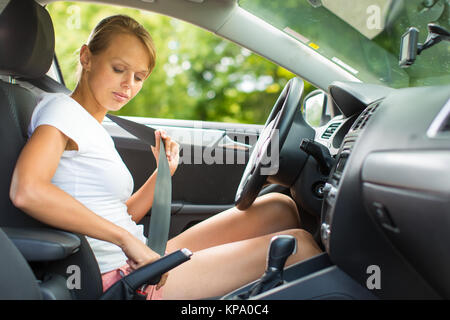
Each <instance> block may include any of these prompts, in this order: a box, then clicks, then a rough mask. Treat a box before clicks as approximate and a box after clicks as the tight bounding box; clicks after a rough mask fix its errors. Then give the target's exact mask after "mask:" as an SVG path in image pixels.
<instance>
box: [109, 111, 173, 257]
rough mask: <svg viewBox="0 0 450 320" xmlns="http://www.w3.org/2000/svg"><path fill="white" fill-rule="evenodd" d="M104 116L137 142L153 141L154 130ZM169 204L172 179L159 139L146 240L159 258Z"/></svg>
mask: <svg viewBox="0 0 450 320" xmlns="http://www.w3.org/2000/svg"><path fill="white" fill-rule="evenodd" d="M106 116H107V117H108V118H109V119H110V120H112V121H114V122H115V123H116V124H117V125H119V126H120V127H121V128H122V129H124V130H125V131H127V132H129V133H130V134H132V135H133V136H135V137H137V138H138V139H139V140H141V141H143V142H145V143H150V144H151V141H152V139H153V141H154V135H155V131H156V130H155V129H153V128H151V127H147V126H146V125H143V124H140V123H136V122H134V121H131V120H127V119H124V118H121V117H118V116H113V115H111V114H107V115H106ZM171 204H172V177H171V175H170V168H169V162H168V161H167V156H166V150H165V147H164V142H163V140H162V138H161V137H160V144H159V159H158V168H157V175H156V184H155V191H154V195H153V205H152V209H151V217H150V222H149V227H148V230H149V234H148V238H147V246H149V247H150V248H151V249H152V250H153V251H155V252H156V253H158V254H159V255H160V256H164V255H165V253H166V246H167V240H168V237H169V227H170V211H171Z"/></svg>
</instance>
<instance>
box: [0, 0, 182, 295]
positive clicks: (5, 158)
mask: <svg viewBox="0 0 450 320" xmlns="http://www.w3.org/2000/svg"><path fill="white" fill-rule="evenodd" d="M54 48H55V35H54V29H53V24H52V21H51V17H50V15H49V14H48V12H47V11H46V9H45V8H44V7H42V6H41V5H39V4H38V3H36V2H35V1H34V0H10V1H6V2H5V1H3V2H1V4H0V146H1V156H0V170H1V175H2V179H1V181H0V255H1V256H2V258H1V259H0V261H1V262H0V299H7V298H11V299H26V298H31V299H39V298H43V299H99V298H102V297H105V295H102V292H103V287H102V281H101V274H100V270H99V267H98V264H97V261H96V259H95V256H94V254H93V252H92V250H91V248H90V246H89V244H88V242H87V240H86V239H85V237H84V236H83V235H74V234H72V233H68V232H64V231H62V230H56V229H54V228H51V227H49V226H47V225H45V224H43V223H41V222H39V221H37V220H35V219H33V218H31V217H30V216H29V215H27V214H26V213H24V212H22V211H21V210H19V209H18V208H16V207H15V206H14V205H13V203H12V202H11V200H10V197H9V189H10V183H11V177H12V173H13V170H14V167H15V163H16V161H17V158H18V156H19V154H20V151H21V150H22V148H23V146H24V145H25V143H26V141H27V139H28V137H27V127H28V123H29V121H30V119H31V115H32V113H33V110H34V107H35V106H36V104H37V102H38V98H39V97H38V96H39V94H40V93H42V92H43V91H44V92H45V91H48V92H55V91H62V92H70V91H69V90H68V89H67V88H65V87H64V86H63V85H61V84H60V83H58V82H56V81H54V80H53V79H51V78H50V77H48V76H47V75H46V73H47V72H48V70H49V68H50V66H51V64H52V61H53V57H54ZM2 230H3V231H2ZM8 239H10V240H12V242H13V243H14V245H12V244H11V241H9V240H8ZM18 250H20V253H21V255H22V257H21V256H20V254H19V251H18ZM24 258H25V259H26V261H25V260H24ZM165 258H167V256H166V257H164V258H162V259H160V260H158V261H157V262H156V263H152V264H150V265H148V266H145V267H143V268H141V269H142V270H141V269H139V272H138V273H136V272H133V273H132V274H131V275H132V276H133V281H134V282H133V283H134V284H135V285H141V284H143V283H148V279H153V281H156V280H155V279H157V278H158V275H160V274H162V273H164V272H167V271H168V270H170V269H171V268H173V267H174V266H176V265H178V264H180V263H182V262H184V261H186V260H188V259H189V257H188V256H187V255H181V258H180V255H178V258H177V259H175V260H176V261H175V260H174V257H172V260H171V261H169V260H170V259H169V260H167V259H165ZM161 260H164V261H165V262H164V261H161ZM152 265H153V266H152ZM158 265H159V266H158ZM74 266H75V267H77V268H79V269H78V274H79V275H80V279H79V283H77V284H76V285H74V286H71V287H69V286H67V282H66V281H67V279H69V278H70V276H71V275H72V273H71V272H72V270H73V267H74ZM31 270H32V272H31ZM30 272H31V273H30ZM11 274H14V276H11ZM133 274H134V275H133ZM131 275H130V276H131ZM155 277H156V278H155ZM124 279H127V277H126V278H124ZM129 280H131V279H129ZM119 282H123V281H119ZM125 282H126V281H125ZM25 283H28V285H25ZM25 288H29V290H25ZM114 290H119V291H120V290H122V288H120V284H118V285H117V286H113V287H111V288H110V289H108V291H107V292H106V293H107V295H106V297H107V298H112V299H115V298H119V299H120V298H123V295H121V294H115V293H114Z"/></svg>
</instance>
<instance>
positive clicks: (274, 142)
mask: <svg viewBox="0 0 450 320" xmlns="http://www.w3.org/2000/svg"><path fill="white" fill-rule="evenodd" d="M302 94H303V81H302V80H301V79H300V78H292V79H291V80H289V81H288V83H287V84H286V86H285V87H284V88H283V91H282V92H281V94H280V96H279V97H278V99H277V101H276V102H275V105H274V106H273V108H272V111H271V113H270V115H269V117H268V119H267V121H266V124H265V126H264V129H263V130H262V132H261V135H260V137H259V139H258V141H257V142H256V144H255V147H254V148H253V151H252V153H251V155H250V158H249V161H248V163H247V166H246V168H245V170H244V173H243V175H242V178H241V181H240V183H239V186H238V189H237V191H236V197H235V205H236V207H237V208H238V209H239V210H245V209H247V208H248V207H250V206H251V205H252V204H253V202H254V201H255V199H256V197H257V196H258V194H259V192H260V191H261V189H262V187H263V185H264V183H266V181H267V176H268V175H270V174H272V172H277V171H278V165H279V159H278V155H279V150H281V148H282V146H283V144H284V141H285V140H286V137H287V134H288V132H289V129H290V127H291V124H292V121H293V119H294V115H295V112H296V111H297V110H298V106H299V105H300V101H301V97H302ZM274 148H275V149H277V150H276V151H277V152H273V153H272V152H271V154H270V156H268V151H269V150H271V151H272V150H273V149H274ZM274 158H276V159H274ZM266 169H268V170H266ZM271 169H274V170H271Z"/></svg>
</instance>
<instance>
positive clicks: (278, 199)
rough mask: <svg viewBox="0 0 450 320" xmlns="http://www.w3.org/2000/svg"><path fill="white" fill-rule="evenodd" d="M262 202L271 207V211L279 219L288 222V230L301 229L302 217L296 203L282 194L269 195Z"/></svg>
mask: <svg viewBox="0 0 450 320" xmlns="http://www.w3.org/2000/svg"><path fill="white" fill-rule="evenodd" d="M263 197H264V198H262V201H264V202H265V203H267V204H268V206H270V209H269V210H270V211H271V212H273V213H276V214H277V219H283V220H287V222H288V228H298V227H300V216H299V213H298V209H297V204H296V203H295V201H294V200H293V199H292V198H291V197H289V196H287V195H285V194H282V193H276V192H273V193H269V194H266V195H264V196H263Z"/></svg>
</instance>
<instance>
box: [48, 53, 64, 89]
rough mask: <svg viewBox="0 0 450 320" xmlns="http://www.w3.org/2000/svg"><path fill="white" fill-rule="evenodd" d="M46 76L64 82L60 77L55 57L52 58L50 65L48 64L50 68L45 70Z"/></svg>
mask: <svg viewBox="0 0 450 320" xmlns="http://www.w3.org/2000/svg"><path fill="white" fill-rule="evenodd" d="M47 76H49V77H50V78H52V79H53V80H55V81H57V82H59V83H62V84H64V79H63V78H62V75H60V73H59V71H58V63H57V61H56V58H54V59H53V62H52V65H51V66H50V69H48V71H47Z"/></svg>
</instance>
